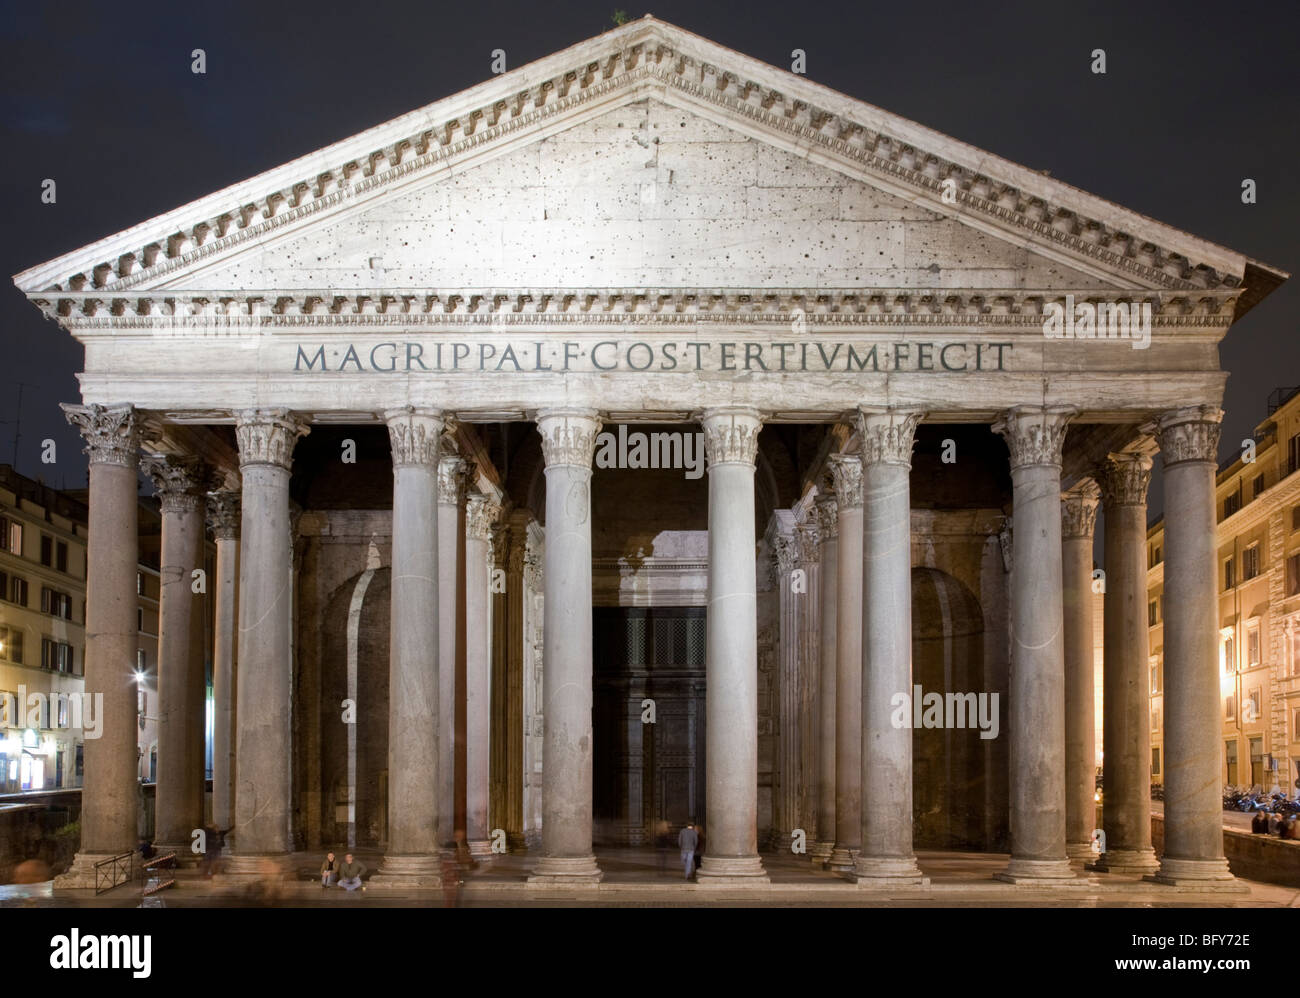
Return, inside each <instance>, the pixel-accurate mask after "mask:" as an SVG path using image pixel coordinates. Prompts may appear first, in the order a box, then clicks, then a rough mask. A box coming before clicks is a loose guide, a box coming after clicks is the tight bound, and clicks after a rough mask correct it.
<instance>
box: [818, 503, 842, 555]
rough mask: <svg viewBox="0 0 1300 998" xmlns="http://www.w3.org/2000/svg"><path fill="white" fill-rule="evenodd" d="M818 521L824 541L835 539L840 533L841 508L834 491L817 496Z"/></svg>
mask: <svg viewBox="0 0 1300 998" xmlns="http://www.w3.org/2000/svg"><path fill="white" fill-rule="evenodd" d="M815 509H816V510H817V522H818V526H819V527H820V528H821V535H822V542H823V543H825V542H826V541H833V540H835V538H837V537H838V536H839V535H840V508H839V505H838V504H837V502H836V500H835V496H834V494H833V493H822V494H821V495H819V496H818V497H817V504H816V506H815Z"/></svg>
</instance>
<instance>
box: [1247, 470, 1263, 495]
mask: <svg viewBox="0 0 1300 998" xmlns="http://www.w3.org/2000/svg"><path fill="white" fill-rule="evenodd" d="M1263 491H1264V476H1263V475H1260V476H1259V477H1258V478H1256V479H1255V480H1254V481H1253V482H1251V483H1250V497H1251V498H1252V499H1258V498H1259V495H1260V493H1261V492H1263Z"/></svg>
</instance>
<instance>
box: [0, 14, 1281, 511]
mask: <svg viewBox="0 0 1300 998" xmlns="http://www.w3.org/2000/svg"><path fill="white" fill-rule="evenodd" d="M620 3H621V4H623V5H626V3H627V0H613V2H611V0H602V2H598V3H587V2H579V3H573V2H569V3H564V4H537V3H530V4H519V3H514V4H503V3H501V2H492V3H478V4H464V3H456V4H442V3H436V2H425V3H404V4H403V3H390V2H386V0H369V2H367V3H365V4H353V3H349V4H337V5H335V4H330V3H325V2H313V3H309V4H308V3H302V4H300V3H280V2H278V0H277V2H272V3H266V2H263V3H245V2H220V3H210V4H189V3H186V4H176V3H172V4H167V5H163V4H157V5H155V4H150V3H138V2H133V3H126V4H105V3H82V2H75V3H65V2H59V3H57V4H31V3H24V4H15V3H5V4H4V5H3V17H2V18H0V78H3V86H2V87H0V129H3V148H4V149H5V151H6V153H7V155H6V156H5V163H4V166H3V169H2V172H0V199H2V202H3V205H4V208H5V210H4V211H3V213H0V234H2V235H0V272H3V274H5V275H13V274H16V273H18V272H19V271H21V270H24V269H26V268H28V267H31V266H34V265H36V264H39V263H43V262H44V261H46V260H48V259H50V258H52V257H55V256H58V255H59V254H62V253H65V252H68V251H70V250H74V249H76V248H78V247H80V246H83V245H85V244H87V243H90V242H92V241H94V240H96V239H99V238H101V237H103V236H107V235H109V234H112V233H114V232H117V231H119V230H121V229H124V228H127V227H128V226H131V225H134V224H136V223H138V222H141V221H143V220H145V219H147V218H151V217H153V216H155V215H158V214H160V213H162V212H164V211H167V210H169V209H171V208H174V207H176V206H178V205H181V204H183V203H186V202H188V201H191V200H193V199H195V198H198V197H200V196H202V195H205V194H209V193H211V192H212V191H215V190H217V189H219V188H221V187H225V186H227V185H229V184H231V183H234V182H236V181H240V180H243V179H245V178H247V177H250V176H253V175H255V174H257V173H260V172H262V171H263V170H266V169H269V168H271V167H275V166H278V165H280V164H282V163H284V162H286V161H288V160H290V159H293V158H294V157H297V156H300V155H303V154H305V153H308V152H311V151H313V150H315V149H318V148H320V147H322V146H324V145H327V144H329V143H331V142H334V141H337V140H339V139H343V138H346V137H348V136H350V135H353V134H355V133H357V132H359V131H361V130H363V129H365V128H369V127H371V126H373V125H376V124H378V123H380V122H383V121H386V120H388V119H390V118H392V117H395V116H396V115H399V114H401V113H403V112H406V111H409V110H412V109H414V108H417V107H420V106H421V105H424V104H428V103H430V102H432V101H434V100H437V99H439V98H442V97H446V96H449V95H451V94H454V93H456V92H458V91H460V90H463V89H465V88H467V87H470V86H472V85H474V84H477V83H480V82H482V81H483V80H485V79H486V78H488V77H489V76H490V75H491V71H490V66H489V64H490V60H491V52H492V50H493V49H498V48H500V49H504V50H505V52H506V55H507V59H508V64H509V68H512V69H513V68H515V67H518V66H521V65H523V64H524V63H526V62H531V61H532V60H534V59H538V58H541V57H543V56H546V55H548V54H550V53H551V52H554V51H556V50H558V49H561V48H564V47H566V46H568V45H571V44H573V43H575V42H578V41H581V40H583V39H585V38H588V37H590V36H592V35H596V34H599V33H600V32H601V31H604V30H606V29H608V28H610V27H612V26H613V22H612V20H611V15H612V14H613V12H614V11H615V9H617V8H618V7H619V6H620ZM625 9H626V11H627V13H628V14H629V15H630V16H632V17H639V16H641V15H642V14H644V13H647V11H646V10H645V9H644V8H636V7H625ZM649 13H653V14H654V15H655V16H656V17H658V18H660V19H662V20H666V21H670V22H672V23H674V24H677V25H679V26H681V27H683V28H686V29H688V30H690V31H694V32H696V33H697V34H700V35H704V36H705V37H707V38H710V39H712V40H714V41H716V42H718V43H720V44H722V45H726V46H728V47H730V48H733V49H736V50H738V51H740V52H743V53H746V54H748V55H751V56H753V57H755V58H758V59H761V60H763V61H765V62H770V63H772V64H774V65H777V66H781V67H783V68H786V69H788V68H789V66H790V52H791V50H792V49H795V48H801V49H804V50H805V51H806V53H807V75H808V77H809V78H810V79H812V80H814V81H816V82H818V83H821V84H824V85H826V86H829V87H831V88H833V89H835V90H838V91H841V92H843V93H845V94H848V95H850V96H852V97H856V98H859V99H862V100H865V101H867V102H869V103H872V104H875V105H878V106H880V107H883V108H886V109H888V110H890V111H893V112H895V113H897V114H900V115H902V116H904V117H907V118H911V119H914V120H916V121H918V122H920V123H922V124H924V125H927V126H930V127H931V128H935V129H938V130H939V131H941V132H945V133H947V134H949V135H952V136H955V137H956V138H959V139H962V140H964V141H966V142H970V143H972V144H974V145H976V146H978V147H980V148H983V149H986V150H988V151H990V152H993V153H996V154H998V155H1000V156H1003V157H1006V158H1008V159H1010V160H1013V161H1015V162H1018V163H1022V164H1024V165H1026V166H1028V167H1031V168H1033V169H1036V170H1049V171H1051V174H1052V176H1053V177H1055V178H1058V179H1060V180H1064V181H1066V182H1068V183H1070V184H1073V185H1075V186H1077V187H1081V188H1083V189H1084V190H1086V191H1089V192H1091V193H1093V194H1096V195H1099V196H1101V197H1104V198H1107V199H1110V200H1112V201H1115V202H1118V203H1119V204H1121V205H1124V206H1125V207H1128V208H1131V209H1133V210H1135V211H1138V212H1141V213H1143V214H1146V215H1149V216H1151V217H1153V218H1156V219H1159V220H1161V221H1163V222H1166V223H1168V224H1170V225H1173V226H1176V227H1178V228H1181V229H1185V230H1186V231H1188V232H1191V233H1193V234H1195V235H1198V236H1201V237H1203V238H1206V239H1209V240H1211V241H1214V242H1217V243H1220V244H1222V245H1224V246H1227V247H1229V248H1231V249H1233V250H1236V251H1238V252H1241V253H1243V254H1245V255H1246V256H1249V257H1253V258H1255V259H1257V260H1262V261H1263V262H1265V263H1267V264H1270V265H1272V266H1274V267H1279V268H1281V269H1282V270H1285V271H1288V272H1295V271H1296V269H1297V266H1298V264H1297V259H1296V250H1295V240H1294V238H1293V235H1294V233H1295V232H1297V231H1300V226H1298V224H1297V223H1298V222H1300V219H1297V209H1298V208H1300V195H1297V191H1296V180H1295V178H1294V176H1292V172H1293V168H1294V164H1295V163H1296V162H1297V161H1300V129H1297V117H1298V115H1297V110H1298V109H1300V102H1298V101H1297V94H1298V92H1300V70H1298V69H1297V59H1296V54H1295V43H1296V39H1297V38H1298V37H1300V31H1298V30H1297V29H1298V28H1300V5H1294V4H1291V5H1273V4H1268V5H1261V6H1249V5H1246V6H1240V7H1232V6H1228V7H1225V6H1224V5H1222V4H1220V3H1215V4H1208V3H1206V4H1197V3H1179V4H1153V3H1144V4H1133V3H1131V2H1124V3H1109V4H1082V5H1071V6H1068V7H1067V6H1063V5H1056V4H1043V3H1034V4H1012V3H1002V2H999V3H995V4H988V5H977V4H973V3H961V4H956V3H951V4H945V3H926V4H919V3H901V4H889V5H884V4H875V3H819V2H813V0H797V2H781V3H777V2H773V0H754V2H750V3H746V4H720V3H707V2H705V3H701V2H673V3H667V2H663V0H656V2H655V3H654V5H653V6H652V7H651V9H650V10H649ZM195 48H202V49H204V50H205V52H206V56H207V73H206V74H205V75H195V74H193V73H192V72H191V70H190V63H191V56H190V53H191V51H192V50H193V49H195ZM1096 48H1102V49H1105V51H1106V60H1107V67H1106V68H1107V72H1106V74H1105V75H1096V74H1094V73H1092V72H1091V71H1090V68H1089V67H1090V62H1091V55H1090V53H1091V52H1092V50H1093V49H1096ZM1248 177H1249V178H1252V179H1254V180H1255V181H1256V183H1257V185H1258V202H1257V203H1256V204H1253V205H1244V204H1242V203H1241V197H1240V192H1241V182H1242V180H1243V178H1248ZM45 178H53V179H54V180H55V181H56V182H57V185H58V187H57V192H58V201H57V203H56V204H54V205H47V204H42V203H41V199H40V193H41V183H42V181H43V180H44V179H45ZM1298 301H1300V280H1292V281H1289V282H1287V283H1286V284H1284V285H1283V286H1282V288H1281V289H1280V290H1278V291H1276V292H1274V293H1273V294H1272V295H1271V296H1270V297H1269V298H1267V299H1265V301H1264V302H1263V303H1262V304H1261V305H1259V306H1257V307H1256V309H1255V310H1254V311H1253V312H1251V313H1250V314H1249V315H1248V316H1246V317H1245V318H1244V319H1243V320H1242V321H1241V322H1240V323H1238V324H1237V325H1236V326H1235V327H1234V328H1233V329H1232V331H1231V332H1230V333H1229V334H1228V336H1227V338H1226V339H1225V340H1224V342H1223V345H1222V347H1221V357H1222V366H1223V367H1224V369H1225V370H1227V371H1229V372H1231V378H1230V380H1229V382H1228V389H1227V397H1226V400H1225V403H1224V405H1225V409H1226V410H1227V416H1226V419H1225V422H1224V431H1223V437H1222V439H1223V445H1222V449H1221V452H1220V456H1221V457H1222V456H1226V455H1228V454H1229V453H1230V452H1231V451H1233V450H1235V449H1236V448H1237V447H1238V443H1237V442H1238V441H1240V440H1241V439H1242V438H1243V437H1245V436H1247V435H1248V434H1249V433H1250V432H1251V430H1252V429H1253V428H1254V426H1255V424H1256V423H1258V422H1259V421H1260V420H1262V419H1263V418H1264V416H1265V400H1266V398H1267V396H1268V394H1269V393H1270V392H1271V391H1272V390H1273V389H1274V388H1277V387H1281V386H1289V385H1292V384H1300V343H1297V340H1296V337H1295V335H1294V331H1295V327H1296V323H1295V318H1294V316H1295V315H1296V311H1297V302H1298ZM0 309H2V310H3V314H2V321H3V334H2V335H3V343H4V355H3V356H4V363H3V367H2V368H0V462H11V463H14V464H16V466H17V468H18V470H19V471H20V472H22V473H24V474H27V475H29V476H32V477H37V476H42V477H43V478H44V479H45V481H46V482H47V483H49V484H51V485H54V486H56V487H69V488H71V487H78V486H81V485H83V484H84V482H85V459H84V457H83V456H82V455H81V453H80V449H81V441H80V438H79V437H78V435H77V434H76V433H75V432H74V431H73V430H72V429H71V427H69V426H68V425H67V424H66V422H65V421H64V419H63V417H62V414H61V413H60V412H59V410H58V403H59V402H61V401H77V400H79V398H80V395H79V391H78V387H77V382H76V379H75V374H76V372H78V371H79V370H81V366H82V349H81V347H80V345H79V344H77V343H76V341H75V340H73V339H72V337H71V336H69V335H68V334H67V333H65V332H63V331H62V330H61V329H60V328H59V327H57V326H56V325H54V324H53V323H51V322H47V321H46V320H45V319H43V318H42V317H41V315H40V313H39V312H38V311H37V310H36V308H35V307H33V306H31V305H29V304H28V303H27V301H26V300H25V298H24V297H23V296H22V295H21V294H20V293H19V292H18V291H17V289H16V288H14V287H13V285H12V283H11V281H10V280H9V279H8V277H6V279H5V280H4V282H3V287H0ZM20 386H21V391H22V397H21V399H22V400H21V407H20V406H19V390H20ZM19 419H21V427H20V430H21V436H20V438H19V439H18V441H17V445H16V447H15V435H16V432H17V431H18V430H19V422H18V421H19ZM47 437H50V438H53V439H54V440H55V441H56V442H57V445H58V456H59V461H58V463H57V464H56V465H53V466H50V465H43V464H42V463H41V461H40V446H41V441H42V439H44V438H47ZM15 450H16V456H15ZM1158 466H1159V462H1157V468H1158ZM1158 496H1159V493H1158V491H1156V492H1153V495H1152V499H1153V509H1152V512H1153V513H1154V512H1155V511H1156V507H1158V503H1159V499H1158Z"/></svg>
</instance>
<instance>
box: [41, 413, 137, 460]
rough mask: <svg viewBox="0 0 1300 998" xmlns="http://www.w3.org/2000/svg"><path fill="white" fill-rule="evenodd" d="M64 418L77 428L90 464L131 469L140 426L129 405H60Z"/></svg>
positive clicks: (135, 453) (134, 458)
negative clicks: (84, 442) (84, 444)
mask: <svg viewBox="0 0 1300 998" xmlns="http://www.w3.org/2000/svg"><path fill="white" fill-rule="evenodd" d="M60 408H61V409H62V410H63V415H64V417H65V418H66V419H67V420H68V422H69V423H71V424H72V425H73V426H75V427H76V428H77V429H78V430H80V431H81V435H82V437H83V438H85V441H86V446H85V448H84V450H85V452H86V453H87V454H88V455H89V456H90V463H91V464H116V465H118V466H120V467H123V468H134V467H135V466H136V461H138V460H139V449H140V425H139V419H138V416H137V414H136V410H135V408H134V407H133V406H130V405H67V404H64V405H62V406H60Z"/></svg>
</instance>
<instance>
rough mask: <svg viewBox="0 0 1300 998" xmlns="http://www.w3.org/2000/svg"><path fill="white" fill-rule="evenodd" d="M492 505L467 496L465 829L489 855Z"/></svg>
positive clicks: (479, 851)
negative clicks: (490, 548)
mask: <svg viewBox="0 0 1300 998" xmlns="http://www.w3.org/2000/svg"><path fill="white" fill-rule="evenodd" d="M496 514H497V507H496V506H495V505H494V504H493V503H491V502H490V501H489V500H488V499H487V498H485V497H484V496H480V495H474V496H470V498H469V502H468V509H467V512H466V517H467V524H468V534H467V536H466V539H465V630H466V633H465V639H466V644H465V833H466V836H467V838H468V841H469V850H470V853H471V854H472V855H474V856H489V855H491V851H492V849H491V845H492V844H491V841H490V830H489V828H488V796H489V790H488V781H489V779H490V777H491V766H490V762H491V741H490V739H491V729H492V629H491V628H492V618H491V597H490V595H489V593H488V585H489V574H488V572H489V569H490V568H491V564H490V554H489V550H488V535H489V532H490V530H491V527H492V521H493V520H494V519H496Z"/></svg>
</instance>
